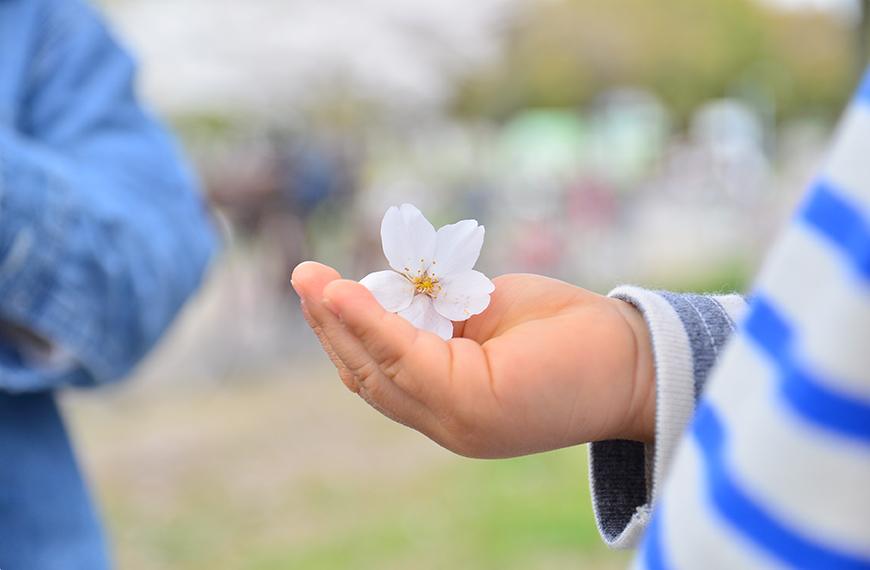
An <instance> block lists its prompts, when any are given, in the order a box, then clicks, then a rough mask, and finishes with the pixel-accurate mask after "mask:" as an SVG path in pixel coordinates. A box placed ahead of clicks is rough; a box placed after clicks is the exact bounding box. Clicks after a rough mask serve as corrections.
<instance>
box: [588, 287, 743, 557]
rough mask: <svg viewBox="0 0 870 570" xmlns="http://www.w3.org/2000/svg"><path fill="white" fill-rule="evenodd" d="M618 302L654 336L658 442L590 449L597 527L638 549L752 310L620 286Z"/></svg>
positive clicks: (619, 545) (720, 298) (619, 544)
mask: <svg viewBox="0 0 870 570" xmlns="http://www.w3.org/2000/svg"><path fill="white" fill-rule="evenodd" d="M610 296H611V297H615V298H617V299H621V300H623V301H626V302H629V303H631V304H633V305H634V306H636V307H637V308H638V309H639V310H640V311H641V312H642V313H643V315H644V319H645V320H646V323H647V327H648V329H649V333H650V342H651V344H652V349H653V355H654V358H655V369H656V434H655V437H656V442H655V445H654V446H649V445H645V444H643V443H640V442H636V441H622V440H613V441H599V442H594V443H592V444H590V445H589V469H590V485H591V487H592V503H593V508H594V511H595V517H596V522H597V523H598V528H599V531H600V533H601V536H602V538H604V541H605V542H606V543H607V544H608V545H609V546H610V547H612V548H615V549H620V550H621V549H628V548H634V547H636V546H637V544H638V541H639V540H640V537H641V535H642V534H643V531H644V530H645V529H646V526H647V524H648V523H649V517H650V515H651V513H652V508H653V505H654V503H655V501H656V498H657V496H658V494H659V491H660V487H661V484H662V482H663V481H664V480H665V477H666V476H667V472H668V469H669V467H670V464H671V461H672V459H673V456H674V453H675V452H676V447H677V443H678V442H679V440H680V437H681V436H682V434H683V431H684V430H685V428H686V425H687V423H688V422H689V420H690V418H691V417H692V415H693V414H694V411H695V406H696V404H697V402H698V400H699V399H700V395H701V392H702V391H703V387H704V384H705V382H706V381H707V378H708V377H709V375H710V371H711V370H712V369H713V367H714V365H715V364H716V363H717V362H718V360H719V355H720V353H721V352H722V350H723V348H724V347H725V345H726V344H727V343H728V341H729V340H730V338H731V336H732V334H733V332H734V331H735V328H736V323H737V321H738V320H739V319H740V317H741V316H742V314H743V312H744V311H745V309H746V306H747V300H746V299H745V298H743V297H741V296H739V295H717V296H702V295H691V294H676V293H669V292H665V291H647V290H644V289H640V288H637V287H627V286H623V287H618V288H616V289H614V290H613V291H611V293H610Z"/></svg>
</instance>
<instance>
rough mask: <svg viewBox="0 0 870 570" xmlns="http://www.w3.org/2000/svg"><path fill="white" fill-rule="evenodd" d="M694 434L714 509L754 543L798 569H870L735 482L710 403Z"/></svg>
mask: <svg viewBox="0 0 870 570" xmlns="http://www.w3.org/2000/svg"><path fill="white" fill-rule="evenodd" d="M692 434H693V435H694V437H695V439H697V441H698V442H699V444H700V446H701V450H702V453H703V456H704V461H705V467H706V475H707V484H708V489H709V492H710V494H711V498H712V501H713V505H714V507H715V508H716V510H717V511H718V512H719V513H720V514H721V515H722V516H723V517H724V518H725V519H726V520H727V521H728V522H730V523H731V524H732V525H733V526H734V527H736V528H737V529H738V530H739V531H740V532H742V533H743V534H744V535H746V536H747V538H749V539H750V540H751V541H752V542H754V543H755V544H757V545H758V546H759V547H761V548H762V549H763V550H765V551H767V552H768V553H770V554H771V555H773V556H774V557H776V558H778V559H780V560H782V561H784V562H786V563H787V564H790V565H792V566H793V567H795V568H806V569H813V570H818V569H820V568H836V569H838V570H868V569H870V560H863V559H860V558H854V557H851V556H849V555H848V554H844V553H842V552H838V551H836V550H832V549H830V548H828V547H826V546H823V545H819V544H816V543H815V542H813V541H811V540H809V539H808V538H807V537H805V536H803V535H801V534H800V533H798V532H796V531H794V530H793V529H791V528H788V527H787V526H786V525H784V524H783V523H781V522H780V521H778V520H777V519H775V518H774V517H773V516H771V515H770V514H769V513H768V512H767V511H765V510H764V508H762V507H761V506H760V505H758V504H757V503H756V502H755V501H754V500H753V499H752V498H751V497H749V495H747V494H746V493H745V492H744V491H743V490H742V489H741V488H740V487H739V486H738V485H737V484H736V483H735V482H734V480H733V478H732V477H731V475H730V473H728V469H727V465H726V459H725V444H726V437H725V430H724V429H723V426H722V423H721V421H720V420H719V418H718V417H716V413H715V412H714V410H713V408H712V407H711V406H710V405H709V404H708V403H703V404H701V406H700V407H699V408H698V412H697V414H696V415H695V421H694V423H693V424H692Z"/></svg>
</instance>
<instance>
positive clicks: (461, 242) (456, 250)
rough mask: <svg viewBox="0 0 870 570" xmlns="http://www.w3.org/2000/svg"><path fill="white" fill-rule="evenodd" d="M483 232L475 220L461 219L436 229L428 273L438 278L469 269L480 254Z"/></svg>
mask: <svg viewBox="0 0 870 570" xmlns="http://www.w3.org/2000/svg"><path fill="white" fill-rule="evenodd" d="M483 234H484V229H483V226H479V225H477V221H476V220H462V221H461V222H457V223H455V224H450V225H448V226H444V227H443V228H441V229H440V230H438V232H437V234H436V237H435V256H434V258H433V259H432V263H433V265H432V268H431V269H430V270H429V275H434V276H435V277H437V278H439V279H440V278H441V277H446V276H448V275H453V274H455V273H462V272H464V271H469V270H470V269H471V268H472V267H474V264H475V263H476V262H477V258H478V257H479V256H480V248H481V246H483Z"/></svg>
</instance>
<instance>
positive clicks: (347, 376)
mask: <svg viewBox="0 0 870 570" xmlns="http://www.w3.org/2000/svg"><path fill="white" fill-rule="evenodd" d="M340 278H341V276H340V275H339V274H338V272H337V271H335V270H334V269H332V268H331V267H327V266H326V265H321V264H319V263H315V262H311V261H307V262H304V263H301V264H299V265H298V266H297V267H296V268H295V269H294V270H293V275H292V277H291V283H292V285H293V288H294V289H295V290H296V292H297V293H298V294H299V297H300V298H301V299H302V314H303V316H304V317H305V320H306V322H307V323H308V326H310V327H311V329H312V330H313V331H314V334H316V335H317V338H318V340H320V344H321V345H322V346H323V350H324V351H325V352H326V354H327V355H328V356H329V359H330V360H331V361H332V364H333V365H334V366H335V368H336V369H337V370H338V375H339V376H340V377H341V381H342V382H344V385H345V386H347V387H348V389H349V390H351V391H353V392H359V385H358V384H357V382H356V379H355V378H354V376H353V374H351V373H350V371H349V370H348V369H347V367H346V366H345V365H344V363H343V362H342V361H341V359H340V358H339V357H338V356H337V355H336V353H335V351H334V350H333V348H332V345H331V344H330V342H329V339H328V337H327V335H326V333H325V332H324V330H323V327H322V326H321V323H322V322H324V321H325V322H330V321H336V322H337V321H338V318H337V317H336V316H335V315H334V314H333V313H331V312H330V311H329V310H327V309H326V308H325V307H323V304H322V303H321V302H320V300H321V299H322V297H323V287H324V286H325V285H326V284H327V283H329V282H330V281H334V280H336V279H340ZM312 311H313V314H312ZM333 326H334V325H333Z"/></svg>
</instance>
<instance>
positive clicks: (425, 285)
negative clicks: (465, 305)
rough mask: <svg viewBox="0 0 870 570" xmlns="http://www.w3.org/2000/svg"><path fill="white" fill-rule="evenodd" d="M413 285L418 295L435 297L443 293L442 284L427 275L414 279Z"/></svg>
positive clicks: (412, 280)
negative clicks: (440, 292)
mask: <svg viewBox="0 0 870 570" xmlns="http://www.w3.org/2000/svg"><path fill="white" fill-rule="evenodd" d="M411 283H413V284H414V289H416V290H417V293H422V294H424V295H429V296H430V297H434V296H435V295H437V294H438V292H439V291H441V284H440V283H438V280H437V279H435V278H434V277H430V276H429V275H426V274H425V273H424V274H423V275H422V276H420V277H412V278H411Z"/></svg>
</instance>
